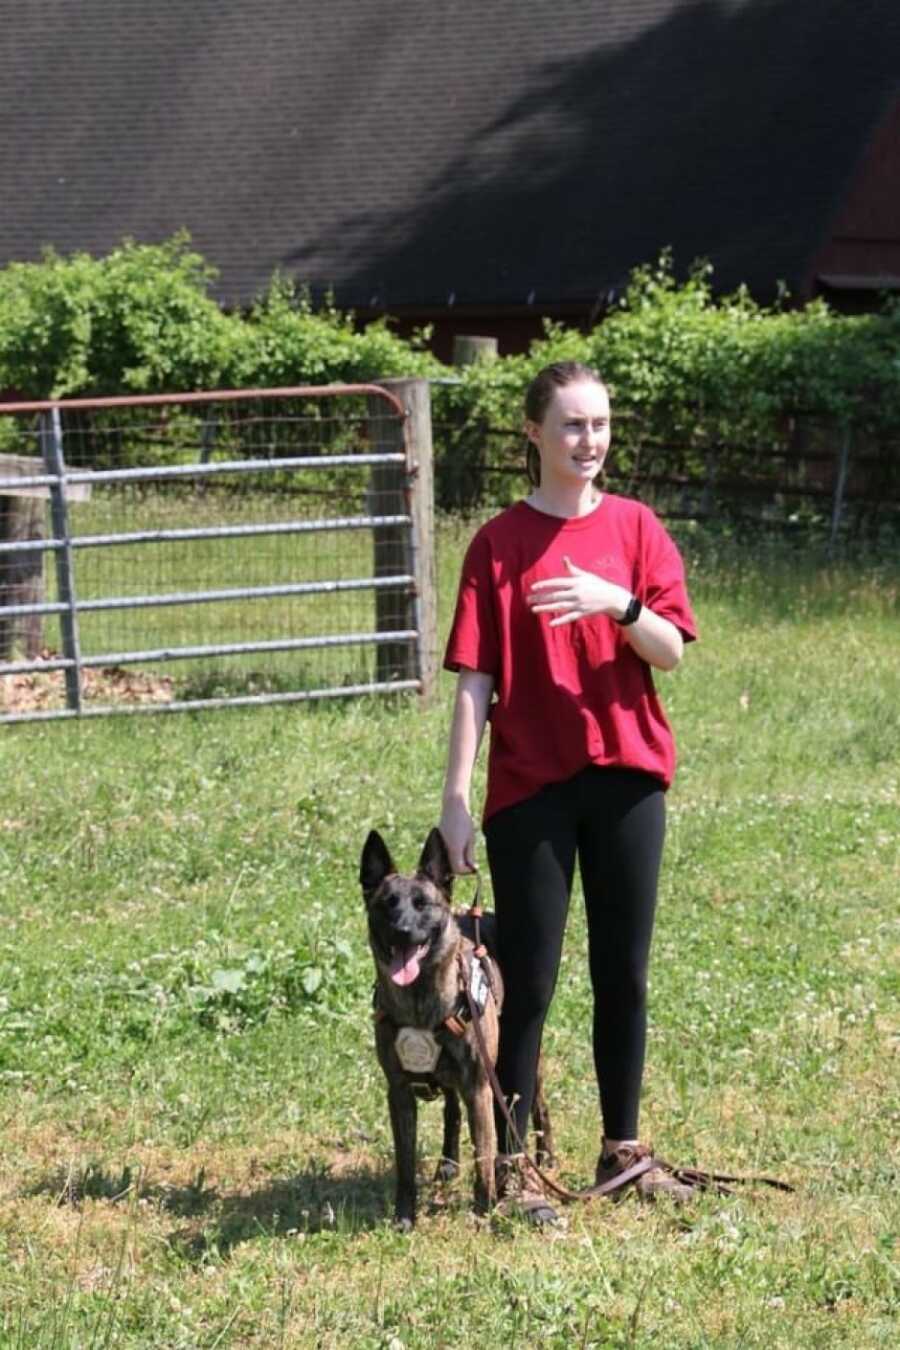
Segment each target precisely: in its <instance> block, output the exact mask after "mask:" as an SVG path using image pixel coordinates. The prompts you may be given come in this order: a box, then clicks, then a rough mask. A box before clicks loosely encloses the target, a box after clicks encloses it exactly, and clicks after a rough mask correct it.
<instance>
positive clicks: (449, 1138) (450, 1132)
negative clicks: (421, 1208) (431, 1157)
mask: <svg viewBox="0 0 900 1350" xmlns="http://www.w3.org/2000/svg"><path fill="white" fill-rule="evenodd" d="M461 1120H462V1116H461V1114H460V1109H459V1097H458V1096H457V1094H456V1092H455V1091H454V1089H453V1088H444V1145H443V1148H442V1149H441V1160H440V1162H439V1163H438V1165H437V1171H436V1172H435V1174H434V1179H435V1181H455V1180H456V1178H457V1177H458V1176H459V1127H460V1122H461Z"/></svg>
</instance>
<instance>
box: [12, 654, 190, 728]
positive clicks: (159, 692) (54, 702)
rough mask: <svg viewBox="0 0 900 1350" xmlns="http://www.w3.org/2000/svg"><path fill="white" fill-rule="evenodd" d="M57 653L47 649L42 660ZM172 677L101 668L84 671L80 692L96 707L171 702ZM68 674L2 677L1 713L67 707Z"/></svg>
mask: <svg viewBox="0 0 900 1350" xmlns="http://www.w3.org/2000/svg"><path fill="white" fill-rule="evenodd" d="M56 657H57V653H56V652H54V651H51V650H49V649H45V650H44V651H42V652H41V654H40V658H39V659H40V660H42V661H52V660H54V659H56ZM174 684H175V681H174V680H173V678H172V676H171V675H148V674H146V673H145V672H143V671H139V670H125V669H124V667H122V666H101V667H99V668H98V669H97V670H83V671H82V673H81V693H82V697H83V698H84V700H85V702H88V703H97V704H116V703H119V704H122V703H124V704H128V703H131V704H134V703H171V702H172V699H173V698H174V696H175V695H174ZM65 706H66V690H65V672H64V671H62V670H32V671H28V672H27V673H26V674H22V675H3V676H0V712H7V713H29V712H53V711H55V710H56V709H57V708H65Z"/></svg>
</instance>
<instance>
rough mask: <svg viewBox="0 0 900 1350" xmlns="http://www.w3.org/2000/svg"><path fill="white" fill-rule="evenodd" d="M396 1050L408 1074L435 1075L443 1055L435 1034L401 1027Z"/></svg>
mask: <svg viewBox="0 0 900 1350" xmlns="http://www.w3.org/2000/svg"><path fill="white" fill-rule="evenodd" d="M394 1049H395V1050H396V1051H397V1058H398V1059H399V1061H400V1066H401V1068H403V1069H405V1070H406V1072H407V1073H433V1072H434V1069H435V1067H436V1065H437V1062H438V1059H439V1058H440V1054H441V1047H440V1046H439V1045H438V1043H437V1041H436V1040H435V1038H434V1033H433V1032H431V1031H421V1030H420V1029H419V1028H418V1027H401V1028H400V1030H399V1031H398V1032H397V1038H396V1040H395V1041H394Z"/></svg>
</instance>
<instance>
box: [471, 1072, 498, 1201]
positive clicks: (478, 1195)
mask: <svg viewBox="0 0 900 1350" xmlns="http://www.w3.org/2000/svg"><path fill="white" fill-rule="evenodd" d="M467 1107H468V1112H469V1133H470V1134H471V1136H472V1144H473V1146H474V1149H475V1209H476V1210H477V1212H478V1213H479V1214H486V1213H487V1212H488V1210H490V1209H492V1208H493V1205H494V1202H495V1200H496V1199H497V1188H496V1183H495V1180H494V1160H495V1158H496V1155H497V1136H496V1132H495V1130H494V1099H493V1097H492V1096H491V1089H490V1085H489V1084H488V1083H487V1082H483V1083H481V1084H480V1085H476V1087H475V1090H474V1092H473V1093H472V1095H471V1097H470V1098H469V1100H468V1102H467Z"/></svg>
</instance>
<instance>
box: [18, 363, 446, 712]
mask: <svg viewBox="0 0 900 1350" xmlns="http://www.w3.org/2000/svg"><path fill="white" fill-rule="evenodd" d="M2 412H3V416H2V419H0V421H2V426H0V494H2V495H0V502H2V503H3V506H4V511H3V515H2V516H0V689H2V701H0V720H2V721H18V720H35V719H37V718H44V719H45V718H51V717H66V716H78V715H82V716H84V715H92V714H99V713H106V712H110V711H132V712H134V711H145V710H166V711H176V710H182V709H185V708H196V707H201V706H202V707H210V706H217V705H220V704H225V703H228V704H234V703H262V702H279V701H281V702H293V701H297V700H300V699H310V698H322V697H329V696H337V695H347V694H351V693H383V692H390V691H396V690H398V689H416V690H419V691H421V690H422V689H423V687H424V684H423V682H424V680H425V679H426V677H427V670H428V664H429V659H428V656H427V655H426V654H425V652H424V630H423V627H422V624H421V611H422V606H421V604H420V585H419V582H418V580H417V571H418V572H421V570H422V565H423V561H427V559H424V555H423V548H424V550H425V551H426V552H427V550H429V549H430V547H431V540H430V536H429V535H428V532H427V531H426V538H425V539H424V540H422V539H420V537H419V534H420V531H419V530H418V529H417V521H418V522H419V523H420V522H421V521H422V520H425V519H427V512H424V513H423V511H422V510H421V509H420V505H419V502H418V501H417V494H418V495H421V494H420V493H419V488H418V480H419V477H420V475H419V474H418V473H417V472H416V464H415V462H414V460H413V453H414V451H413V449H412V448H411V447H410V444H409V438H408V435H407V428H406V418H405V410H404V406H403V404H402V403H401V402H400V401H399V400H398V399H397V398H396V397H395V396H394V395H393V394H391V393H390V392H389V391H386V390H385V389H383V388H380V387H375V386H355V387H353V386H350V387H337V386H335V387H330V388H324V389H318V390H317V389H296V390H289V391H225V392H222V391H218V392H215V393H208V394H202V395H191V396H177V395H173V396H160V397H158V398H156V399H131V400H124V399H122V400H105V401H97V402H94V403H88V402H83V401H79V402H77V403H69V404H66V403H59V404H53V405H19V406H18V407H15V408H12V409H11V408H10V407H9V406H8V405H7V406H6V407H5V408H4V409H3V410H2ZM429 486H430V482H429ZM48 503H49V511H48ZM48 559H52V560H53V562H52V563H49V564H48ZM53 564H55V565H53ZM426 571H427V568H426Z"/></svg>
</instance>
